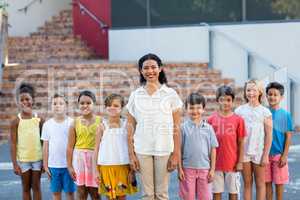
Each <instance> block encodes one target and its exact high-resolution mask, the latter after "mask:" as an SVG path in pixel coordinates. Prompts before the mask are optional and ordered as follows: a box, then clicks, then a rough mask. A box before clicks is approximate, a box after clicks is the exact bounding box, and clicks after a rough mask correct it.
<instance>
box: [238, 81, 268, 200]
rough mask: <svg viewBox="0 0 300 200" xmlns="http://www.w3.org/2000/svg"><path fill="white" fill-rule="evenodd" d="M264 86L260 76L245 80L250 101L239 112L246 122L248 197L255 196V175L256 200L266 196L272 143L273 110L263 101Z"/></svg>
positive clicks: (246, 98)
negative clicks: (253, 192) (266, 177)
mask: <svg viewBox="0 0 300 200" xmlns="http://www.w3.org/2000/svg"><path fill="white" fill-rule="evenodd" d="M263 93H264V89H263V86H262V84H261V83H260V82H258V81H257V80H250V81H248V82H246V83H245V86H244V97H245V100H246V102H247V103H246V104H244V105H241V106H240V107H238V108H237V109H236V110H235V112H236V114H238V115H240V116H241V117H243V119H244V120H245V125H246V131H247V132H246V137H245V146H244V163H243V173H242V174H243V180H244V200H252V183H253V176H254V178H255V186H256V200H264V199H265V197H266V186H265V165H266V164H267V163H268V156H269V152H270V148H271V143H272V114H271V112H270V111H269V109H267V108H266V107H264V106H263V105H261V102H262V100H263Z"/></svg>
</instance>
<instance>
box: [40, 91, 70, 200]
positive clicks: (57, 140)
mask: <svg viewBox="0 0 300 200" xmlns="http://www.w3.org/2000/svg"><path fill="white" fill-rule="evenodd" d="M66 106H67V101H66V100H65V97H64V96H63V95H59V94H55V95H54V97H53V99H52V111H53V114H54V116H53V118H51V119H49V120H48V121H46V122H45V124H44V126H43V129H42V140H43V141H44V145H43V155H44V159H43V165H44V170H45V172H46V173H47V175H48V177H49V179H50V190H51V192H53V199H54V200H60V199H61V191H62V190H64V192H66V196H67V199H68V200H74V194H73V193H74V192H75V183H74V182H73V180H72V178H71V176H70V175H69V172H68V169H67V161H66V151H67V143H68V131H69V127H70V125H71V124H72V121H73V120H72V118H70V117H68V116H67V115H66Z"/></svg>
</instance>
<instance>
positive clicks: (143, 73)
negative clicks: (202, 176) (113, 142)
mask: <svg viewBox="0 0 300 200" xmlns="http://www.w3.org/2000/svg"><path fill="white" fill-rule="evenodd" d="M138 65H139V72H140V84H141V87H139V88H138V89H136V90H135V91H133V92H132V93H131V95H130V97H129V101H128V104H127V106H126V107H127V110H128V114H127V116H128V121H127V131H128V150H129V157H130V165H131V168H132V169H133V170H135V171H139V172H140V173H141V178H142V186H143V190H144V195H143V197H142V199H154V197H155V198H156V199H159V200H162V199H168V198H169V197H168V182H169V180H168V179H169V172H171V171H173V170H174V169H175V168H176V167H177V164H178V161H179V155H180V140H179V138H180V127H179V126H180V116H181V114H180V113H181V107H182V104H183V103H182V101H181V100H180V98H179V96H178V94H177V93H176V91H175V90H173V89H172V88H169V87H168V86H167V85H166V83H167V78H166V75H165V73H164V70H163V65H162V61H161V60H160V58H159V57H158V56H157V55H154V54H147V55H145V56H143V57H141V58H140V60H139V62H138Z"/></svg>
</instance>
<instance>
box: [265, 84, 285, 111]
mask: <svg viewBox="0 0 300 200" xmlns="http://www.w3.org/2000/svg"><path fill="white" fill-rule="evenodd" d="M267 98H268V102H269V105H270V106H271V107H274V106H278V105H279V104H280V102H281V100H282V98H283V96H281V94H280V91H279V90H277V89H275V88H271V89H269V91H268V94H267Z"/></svg>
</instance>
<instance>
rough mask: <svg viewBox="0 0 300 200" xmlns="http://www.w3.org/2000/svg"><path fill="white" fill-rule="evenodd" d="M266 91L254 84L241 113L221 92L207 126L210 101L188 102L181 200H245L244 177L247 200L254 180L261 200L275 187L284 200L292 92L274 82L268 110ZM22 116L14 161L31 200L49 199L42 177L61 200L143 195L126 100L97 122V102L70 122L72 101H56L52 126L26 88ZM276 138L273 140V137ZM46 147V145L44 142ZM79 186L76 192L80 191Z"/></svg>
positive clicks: (83, 102) (81, 102) (230, 95)
mask: <svg viewBox="0 0 300 200" xmlns="http://www.w3.org/2000/svg"><path fill="white" fill-rule="evenodd" d="M263 94H264V89H263V87H262V85H261V84H260V83H259V82H258V81H255V80H250V81H248V82H246V84H245V87H244V96H245V100H246V104H244V105H241V106H239V107H238V108H236V109H235V110H234V111H233V108H234V99H235V93H234V91H233V89H232V88H231V87H229V86H221V87H220V88H218V89H217V92H216V100H217V102H218V105H219V109H218V110H217V111H216V112H215V113H213V114H212V115H211V116H210V117H209V118H208V119H207V120H204V119H203V116H202V115H203V113H204V111H205V106H206V100H205V98H204V97H203V96H202V95H201V94H199V93H192V94H190V95H189V96H188V98H187V99H186V101H185V108H186V114H187V116H186V117H185V119H184V120H183V122H182V124H181V159H180V160H181V162H180V163H179V165H178V178H179V190H180V191H179V196H180V197H181V198H182V199H184V200H194V199H195V196H196V195H197V198H198V199H201V200H210V199H212V198H213V199H215V200H221V199H222V193H223V192H225V190H226V191H228V193H229V199H230V200H235V199H238V195H239V194H240V192H241V191H240V188H241V184H240V172H241V174H242V177H243V183H244V187H243V199H244V200H251V199H252V183H253V177H254V181H255V185H256V199H257V200H264V199H266V198H267V200H271V199H272V196H273V192H272V188H273V186H272V183H274V184H276V196H277V199H278V200H282V199H283V197H282V194H283V185H284V184H286V183H288V180H289V176H288V165H287V155H288V149H289V145H290V141H291V133H292V130H293V129H292V127H293V126H292V119H291V116H290V114H289V113H288V112H287V111H285V110H284V109H282V108H280V102H281V100H282V98H283V94H284V87H283V86H282V85H281V84H279V83H277V82H272V83H270V84H269V85H268V86H267V88H266V95H267V100H268V102H269V107H268V108H267V107H264V106H263V105H262V101H263V98H264V95H263ZM17 98H18V99H17V100H18V104H19V107H20V110H21V112H20V113H19V114H18V116H17V117H16V118H15V119H14V120H13V122H12V127H11V157H12V163H13V168H14V172H15V173H16V174H17V175H20V176H21V180H22V187H23V199H26V200H27V199H31V191H32V193H33V199H36V200H38V199H41V189H40V177H41V173H42V170H44V171H45V172H46V173H47V175H48V177H49V179H50V189H51V191H52V193H53V198H54V199H61V198H62V197H61V196H62V195H61V192H62V191H64V192H65V193H66V197H67V199H69V200H71V199H74V192H75V190H77V196H78V199H87V197H88V195H90V197H91V199H93V200H96V199H100V195H99V194H102V195H105V196H107V197H108V199H126V195H131V194H134V193H136V192H137V181H136V178H135V172H134V171H133V170H132V169H131V168H130V165H129V164H130V159H129V155H128V144H127V130H126V119H125V118H123V117H122V116H121V113H122V109H123V107H124V105H125V102H124V99H123V97H122V96H120V95H118V94H111V95H109V96H108V97H106V99H105V111H106V114H107V115H106V116H107V117H100V116H97V115H95V114H94V112H93V109H94V108H93V107H94V105H95V103H96V97H95V95H94V94H93V93H92V92H90V91H87V90H86V91H82V92H80V95H79V97H78V106H79V110H80V116H79V117H76V118H75V119H74V120H73V119H72V118H70V117H69V116H67V114H66V108H67V104H68V102H67V100H66V98H65V96H63V95H60V94H55V95H54V96H53V98H52V103H51V104H52V112H53V117H52V118H51V119H49V120H47V121H46V122H44V119H43V118H41V117H40V116H38V115H36V114H35V113H33V109H32V106H33V103H34V89H33V87H32V86H31V85H28V84H22V85H21V86H20V88H19V90H18V95H17ZM272 136H273V137H272ZM40 140H42V141H43V142H41V141H40ZM75 185H76V186H75Z"/></svg>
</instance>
